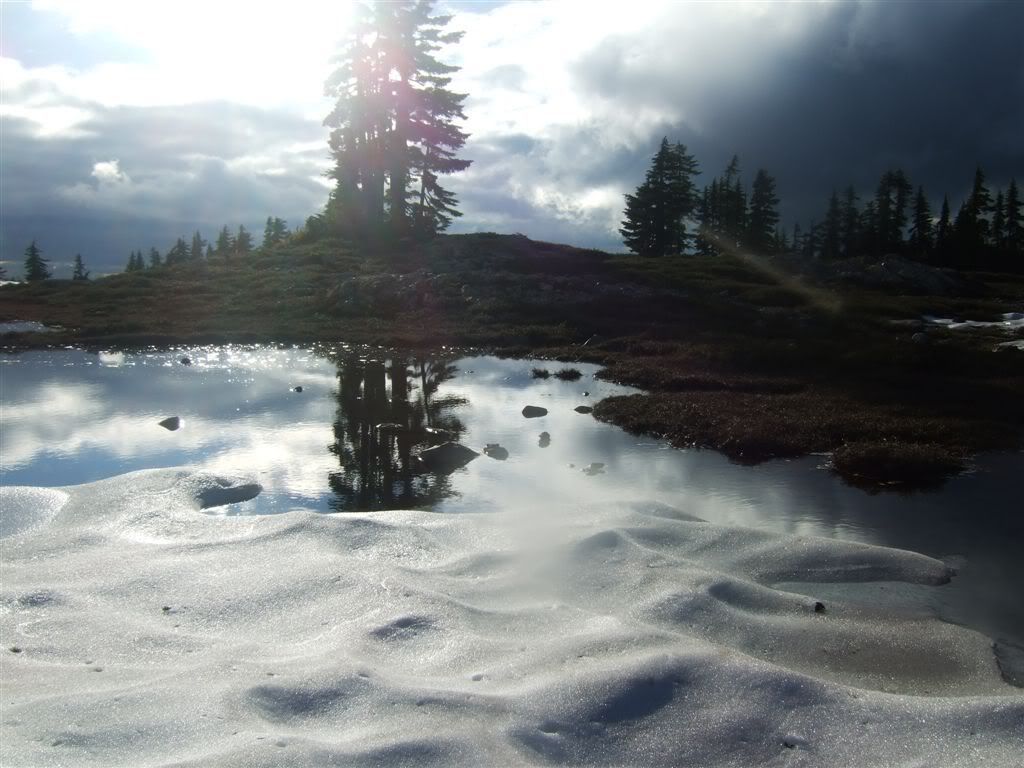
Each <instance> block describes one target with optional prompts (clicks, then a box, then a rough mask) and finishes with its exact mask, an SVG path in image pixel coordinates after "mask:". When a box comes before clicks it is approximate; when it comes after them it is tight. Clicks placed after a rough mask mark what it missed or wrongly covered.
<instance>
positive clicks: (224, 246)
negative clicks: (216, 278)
mask: <svg viewBox="0 0 1024 768" xmlns="http://www.w3.org/2000/svg"><path fill="white" fill-rule="evenodd" d="M234 247H235V243H234V238H232V237H231V232H229V231H228V225H227V224H225V225H224V228H223V229H221V231H220V232H219V233H218V234H217V248H216V249H215V250H214V253H215V254H216V255H217V256H219V257H220V258H222V259H227V258H229V257H230V256H231V252H232V251H233V250H234Z"/></svg>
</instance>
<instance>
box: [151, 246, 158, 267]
mask: <svg viewBox="0 0 1024 768" xmlns="http://www.w3.org/2000/svg"><path fill="white" fill-rule="evenodd" d="M159 266H160V251H158V250H157V249H156V248H150V249H149V268H150V269H153V268H154V267H159Z"/></svg>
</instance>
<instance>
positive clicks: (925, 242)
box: [908, 186, 933, 261]
mask: <svg viewBox="0 0 1024 768" xmlns="http://www.w3.org/2000/svg"><path fill="white" fill-rule="evenodd" d="M932 230H933V226H932V209H931V206H929V205H928V198H927V197H925V195H924V187H921V186H919V187H918V188H917V196H916V197H915V198H914V212H913V216H912V220H911V225H910V241H909V243H908V245H909V246H910V252H911V255H912V256H913V257H914V258H915V259H918V260H920V261H927V260H928V258H929V256H930V254H931V253H932V249H933V244H932V239H933V233H932Z"/></svg>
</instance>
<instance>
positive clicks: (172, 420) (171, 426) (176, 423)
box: [157, 416, 181, 432]
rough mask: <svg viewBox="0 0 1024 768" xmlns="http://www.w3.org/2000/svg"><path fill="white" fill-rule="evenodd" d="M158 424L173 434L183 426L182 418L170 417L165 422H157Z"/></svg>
mask: <svg viewBox="0 0 1024 768" xmlns="http://www.w3.org/2000/svg"><path fill="white" fill-rule="evenodd" d="M157 423H158V424H159V425H160V426H161V427H163V428H164V429H166V430H169V431H171V432H173V431H174V430H176V429H177V428H178V427H180V426H181V417H180V416H168V417H167V418H166V419H164V420H163V421H160V422H157Z"/></svg>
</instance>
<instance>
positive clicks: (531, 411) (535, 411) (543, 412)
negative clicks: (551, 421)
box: [523, 405, 548, 419]
mask: <svg viewBox="0 0 1024 768" xmlns="http://www.w3.org/2000/svg"><path fill="white" fill-rule="evenodd" d="M547 415H548V409H547V408H541V407H540V406H539V405H528V406H526V407H525V408H523V416H525V417H526V418H528V419H536V418H539V417H540V416H547Z"/></svg>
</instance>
